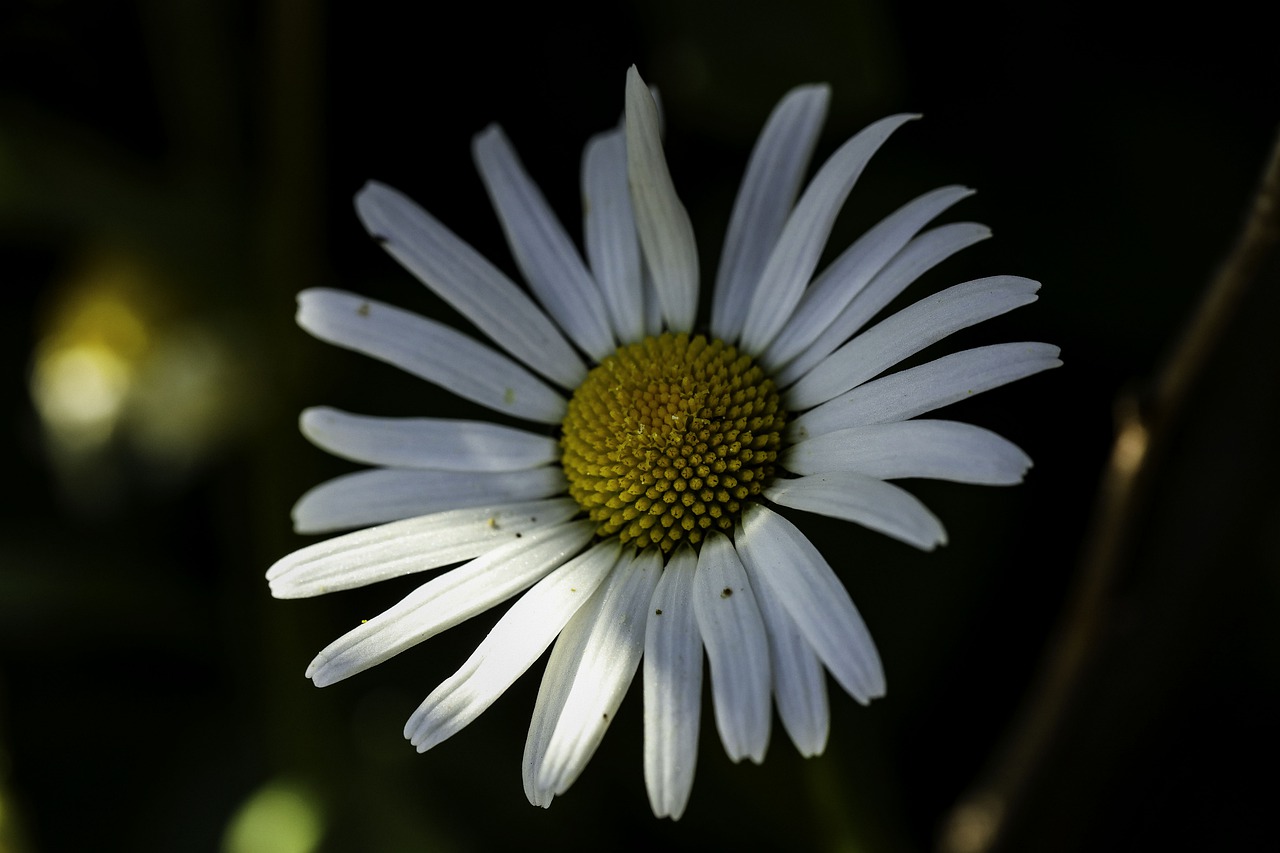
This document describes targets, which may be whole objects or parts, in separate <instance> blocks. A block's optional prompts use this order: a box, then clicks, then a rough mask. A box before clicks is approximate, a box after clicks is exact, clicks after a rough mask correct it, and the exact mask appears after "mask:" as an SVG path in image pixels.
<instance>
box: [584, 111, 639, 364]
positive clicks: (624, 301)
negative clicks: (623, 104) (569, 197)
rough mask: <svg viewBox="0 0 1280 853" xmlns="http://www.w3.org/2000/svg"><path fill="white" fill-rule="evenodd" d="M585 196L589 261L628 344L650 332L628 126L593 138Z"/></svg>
mask: <svg viewBox="0 0 1280 853" xmlns="http://www.w3.org/2000/svg"><path fill="white" fill-rule="evenodd" d="M582 199H583V202H582V207H583V212H582V220H583V221H582V230H583V244H584V246H585V248H586V253H587V260H588V262H589V263H590V264H591V271H592V273H593V274H594V275H595V279H596V282H597V283H599V285H600V293H601V295H602V296H603V297H604V304H605V308H606V309H607V310H608V312H609V320H610V321H611V322H612V324H613V331H614V333H615V334H616V335H617V338H618V340H619V341H621V342H622V343H634V342H635V341H638V340H640V339H641V338H642V337H644V335H645V330H644V291H643V289H642V288H643V282H642V281H641V278H640V243H639V242H638V240H637V238H636V219H635V213H634V212H633V211H632V209H631V192H630V191H629V190H628V189H627V141H626V136H625V134H624V132H623V131H621V130H613V131H609V132H607V133H601V134H598V135H597V136H594V137H592V139H591V141H589V142H588V143H587V147H586V150H585V151H583V154H582Z"/></svg>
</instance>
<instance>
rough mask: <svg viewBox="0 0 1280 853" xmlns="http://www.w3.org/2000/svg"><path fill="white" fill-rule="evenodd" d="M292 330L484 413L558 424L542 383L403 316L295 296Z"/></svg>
mask: <svg viewBox="0 0 1280 853" xmlns="http://www.w3.org/2000/svg"><path fill="white" fill-rule="evenodd" d="M297 319H298V325H299V326H301V327H302V328H304V329H306V330H307V331H308V332H310V333H311V334H312V335H315V336H316V337H317V338H319V339H320V340H322V341H327V342H328V343H331V344H336V345H337V346H340V347H345V348H346V349H349V350H354V351H355V352H359V353H364V354H365V355H368V356H372V357H373V358H376V359H379V360H381V361H385V362H387V363H388V364H391V365H393V366H395V367H398V368H400V369H401V370H404V371H406V372H408V373H412V374H413V375H414V376H418V377H420V378H422V379H425V380H427V381H428V382H433V383H435V384H436V385H439V386H440V387H442V388H444V389H446V390H448V391H452V392H453V393H454V394H457V395H458V396H459V397H463V398H465V399H468V400H471V401H473V402H476V403H479V404H481V405H482V406H488V407H489V408H491V409H493V410H495V411H498V412H502V413H503V414H506V415H512V416H514V417H517V418H525V419H527V420H531V421H541V422H543V423H558V422H559V421H560V419H561V418H563V417H564V412H565V401H564V398H563V397H561V396H560V395H559V394H558V393H556V392H555V391H553V390H552V389H551V388H550V387H549V386H548V385H546V384H545V383H543V382H542V380H540V379H538V378H537V377H535V376H534V375H533V374H532V373H530V372H529V371H527V370H525V369H524V368H523V367H521V366H520V365H518V364H516V363H515V362H514V361H512V360H511V359H509V358H507V357H506V356H504V355H499V354H498V353H496V352H494V351H493V350H491V349H489V347H487V346H485V345H484V344H482V343H480V342H479V341H476V340H474V339H473V338H471V337H469V336H467V335H464V334H462V333H461V332H458V331H456V330H454V329H451V328H449V327H448V326H446V325H444V324H443V323H437V322H436V321H435V320H428V319H427V318H426V317H420V316H418V315H416V314H412V313H410V312H408V311H403V310H401V309H399V308H393V307H392V306H390V305H386V304H384V303H381V302H375V301H374V300H372V299H365V298H363V297H360V296H356V295H355V294H353V293H345V292H343V291H340V290H329V289H326V288H314V289H312V290H304V291H302V292H301V293H299V294H298V318H297Z"/></svg>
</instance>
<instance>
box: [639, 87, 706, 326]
mask: <svg viewBox="0 0 1280 853" xmlns="http://www.w3.org/2000/svg"><path fill="white" fill-rule="evenodd" d="M626 128H627V177H628V179H629V181H630V186H631V203H632V205H633V207H634V208H635V215H636V229H637V231H638V232H639V235H640V247H641V248H642V249H643V250H644V257H645V260H646V261H647V262H648V264H649V269H650V271H651V272H652V274H653V282H654V284H655V286H656V287H657V291H658V301H659V302H660V303H661V305H662V316H663V317H664V318H666V321H667V326H668V327H669V328H670V329H671V330H672V331H674V332H687V331H689V330H690V329H692V328H693V321H694V319H695V315H696V314H697V310H698V248H697V245H696V243H695V242H694V238H693V224H692V223H691V222H690V221H689V214H688V212H687V211H686V210H685V209H684V205H683V204H681V203H680V199H679V197H678V196H677V195H676V188H675V185H674V184H673V183H672V182H671V173H670V172H669V171H668V170H667V160H666V157H665V156H664V155H663V153H662V138H661V135H660V123H659V119H658V108H657V106H656V105H655V104H654V102H653V96H652V95H651V94H649V89H648V87H647V86H645V84H644V81H643V80H641V79H640V73H639V72H638V71H636V69H635V66H634V65H633V66H632V67H631V68H630V69H628V70H627V119H626Z"/></svg>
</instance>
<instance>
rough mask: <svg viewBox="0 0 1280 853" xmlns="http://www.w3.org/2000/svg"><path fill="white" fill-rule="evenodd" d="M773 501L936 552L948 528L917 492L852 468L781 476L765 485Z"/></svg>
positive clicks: (765, 493)
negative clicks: (791, 478) (915, 493)
mask: <svg viewBox="0 0 1280 853" xmlns="http://www.w3.org/2000/svg"><path fill="white" fill-rule="evenodd" d="M764 496H765V497H766V498H768V499H769V500H771V501H773V502H774V503H777V504H781V505H782V506H789V507H791V508H792V509H802V510H807V511H808V512H816V513H818V514H819V515H828V516H831V517H832V518H842V519H844V520H845V521H852V522H853V523H855V524H861V525H862V526H863V527H869V528H871V529H872V530H877V531H879V532H880V533H883V534H885V535H886V536H892V537H893V538H894V539H897V540H899V541H901V542H906V543H907V544H908V545H914V546H916V547H917V548H920V549H922V550H925V551H932V550H933V549H934V548H935V547H937V546H938V545H945V544H946V542H947V532H946V531H945V530H944V529H943V527H942V522H941V521H939V520H938V517H937V516H935V515H934V514H933V513H932V512H930V511H929V510H928V508H927V507H926V506H925V505H924V504H922V503H920V500H919V499H918V498H916V496H915V495H913V494H911V493H910V492H908V491H906V490H905V489H902V488H899V487H898V486H895V485H893V484H892V483H886V482H885V481H884V480H877V479H876V478H874V477H868V476H867V475H866V474H858V473H855V472H852V471H833V472H829V473H823V474H813V475H811V476H808V477H797V478H796V479H793V480H777V481H775V482H774V483H773V485H771V486H769V487H768V488H767V489H765V490H764Z"/></svg>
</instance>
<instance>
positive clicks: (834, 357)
mask: <svg viewBox="0 0 1280 853" xmlns="http://www.w3.org/2000/svg"><path fill="white" fill-rule="evenodd" d="M1039 289H1040V283H1039V282H1036V281H1032V280H1031V279H1029V278H1020V277H1018V276H1013V275H1000V276H992V277H991V278H982V279H977V280H976V281H969V282H965V283H964V284H957V285H955V286H954V287H949V288H947V289H946V290H943V291H941V292H939V293H935V294H933V295H931V296H927V297H925V298H924V299H921V300H920V301H919V302H916V303H914V304H913V305H910V306H908V307H906V308H904V309H902V310H901V311H899V312H898V313H897V314H894V315H893V316H892V317H889V318H887V319H885V320H882V321H881V322H879V323H877V324H876V325H874V326H872V327H871V328H870V329H867V330H866V331H865V332H863V333H862V334H860V335H858V336H857V337H856V338H854V339H853V340H851V341H849V342H848V343H847V344H845V345H844V346H842V347H841V348H840V349H838V350H836V351H835V352H834V353H832V354H831V355H829V356H827V357H826V358H825V359H824V360H823V361H822V362H821V363H819V364H818V365H817V366H816V367H814V368H813V370H811V371H809V373H808V374H806V375H805V376H804V377H803V378H801V379H800V381H799V382H797V383H796V384H795V385H793V386H792V387H791V388H790V389H789V390H788V391H787V393H786V400H787V406H788V407H789V408H792V409H808V408H810V407H812V406H816V405H818V404H819V403H825V402H826V401H827V400H830V399H831V398H833V397H835V396H837V395H840V394H843V393H844V392H845V391H848V390H849V389H850V388H853V387H855V386H857V385H861V384H862V383H863V382H866V381H867V380H868V379H871V378H872V377H873V376H876V375H877V374H880V373H882V372H884V371H885V370H888V369H889V368H890V367H892V366H893V365H895V364H897V363H898V362H900V361H902V360H903V359H904V358H906V357H907V356H909V355H913V354H915V353H917V352H919V351H920V350H922V349H924V348H925V347H927V346H929V345H930V344H932V343H936V342H937V341H940V340H942V339H943V338H944V337H946V336H947V335H950V334H952V333H953V332H958V331H959V330H961V329H965V328H968V327H969V326H973V325H976V324H977V323H981V322H982V321H983V320H990V319H991V318H992V317H998V316H999V315H1001V314H1004V313H1006V312H1008V311H1012V310H1013V309H1014V308H1018V307H1020V306H1023V305H1028V304H1030V303H1032V302H1035V301H1036V291H1037V290H1039Z"/></svg>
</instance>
